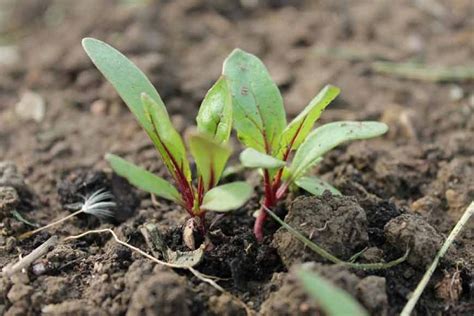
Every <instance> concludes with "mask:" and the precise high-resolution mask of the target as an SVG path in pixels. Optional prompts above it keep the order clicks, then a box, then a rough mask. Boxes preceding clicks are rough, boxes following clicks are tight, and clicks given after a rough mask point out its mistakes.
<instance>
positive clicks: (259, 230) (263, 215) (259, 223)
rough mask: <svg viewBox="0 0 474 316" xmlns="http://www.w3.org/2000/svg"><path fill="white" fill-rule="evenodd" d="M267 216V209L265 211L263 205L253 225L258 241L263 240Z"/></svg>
mask: <svg viewBox="0 0 474 316" xmlns="http://www.w3.org/2000/svg"><path fill="white" fill-rule="evenodd" d="M267 216H268V214H267V211H265V209H264V208H263V207H261V208H260V212H259V213H258V216H257V219H256V220H255V224H254V226H253V233H254V235H255V238H256V239H257V241H258V242H262V241H263V224H264V223H265V220H266V219H267Z"/></svg>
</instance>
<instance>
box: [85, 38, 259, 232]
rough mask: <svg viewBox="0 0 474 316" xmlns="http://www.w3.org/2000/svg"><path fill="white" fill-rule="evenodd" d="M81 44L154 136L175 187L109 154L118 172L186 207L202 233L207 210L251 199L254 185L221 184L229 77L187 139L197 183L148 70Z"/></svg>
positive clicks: (88, 42)
mask: <svg viewBox="0 0 474 316" xmlns="http://www.w3.org/2000/svg"><path fill="white" fill-rule="evenodd" d="M82 45H83V47H84V49H85V51H86V52H87V54H88V55H89V57H90V58H91V60H92V62H93V63H94V64H95V66H96V67H97V68H98V69H99V70H100V71H101V72H102V74H103V75H104V76H105V77H106V78H107V79H108V81H109V82H110V83H111V84H112V85H113V86H114V88H115V89H116V90H117V92H118V93H119V95H120V96H121V97H122V99H123V101H124V102H125V103H126V104H127V106H128V108H129V109H130V111H131V112H132V113H133V114H134V115H135V117H136V119H137V120H138V122H139V124H140V125H141V126H142V128H143V129H144V130H145V132H146V133H147V134H148V136H149V137H150V139H151V141H152V142H153V144H154V145H155V147H156V149H157V151H158V152H159V154H160V155H161V158H162V160H163V162H164V164H165V166H166V167H167V169H168V171H169V173H170V174H171V176H172V178H173V180H174V183H175V184H176V187H175V186H173V185H172V184H171V183H170V182H168V181H166V180H165V179H163V178H160V177H158V176H156V175H154V174H152V173H150V172H148V171H146V170H145V169H142V168H140V167H137V166H135V165H134V164H132V163H130V162H127V161H126V160H124V159H122V158H120V157H118V156H116V155H112V154H107V155H106V159H107V161H108V162H109V163H110V165H111V167H112V169H113V170H114V171H115V172H116V173H117V174H119V175H120V176H123V177H125V178H126V179H127V180H128V181H129V182H130V183H132V184H133V185H135V186H136V187H138V188H140V189H142V190H144V191H147V192H150V193H153V194H155V195H157V196H159V197H161V198H164V199H167V200H170V201H173V202H176V203H177V204H179V205H181V206H182V207H183V208H184V209H185V210H186V211H187V212H188V214H189V215H190V216H191V218H192V219H193V220H195V221H196V222H198V226H199V228H200V230H201V232H202V234H205V233H206V226H205V214H206V211H217V212H226V211H230V210H232V209H236V208H239V207H241V206H242V205H243V204H244V203H245V202H246V201H247V200H248V198H249V197H250V195H251V192H252V188H251V187H250V186H249V185H248V184H247V183H246V182H233V183H228V184H224V185H220V186H217V184H218V182H219V179H220V177H221V175H222V171H223V170H224V167H225V165H226V163H227V160H228V158H229V156H230V154H231V149H230V147H229V145H228V144H227V142H228V139H229V136H230V132H231V129H232V100H231V95H230V91H229V88H228V85H227V82H226V80H225V79H224V77H221V78H220V79H219V80H218V81H217V82H216V83H215V84H214V86H213V87H212V88H211V89H210V90H209V92H208V93H207V95H206V97H205V98H204V100H203V102H202V104H201V107H200V109H199V114H198V116H197V118H196V121H197V129H198V132H197V133H193V134H192V135H191V136H190V137H189V139H188V144H189V151H190V153H191V155H192V156H193V158H194V162H195V164H196V167H197V177H196V179H195V180H194V181H193V177H192V172H191V168H190V164H189V161H188V158H187V150H186V148H185V146H184V142H183V139H182V138H181V136H180V135H179V133H178V132H177V131H176V129H175V128H174V127H173V125H172V123H171V120H170V118H169V115H168V112H167V110H166V107H165V105H164V103H163V101H162V100H161V97H160V95H159V94H158V92H157V91H156V89H155V88H154V87H153V85H152V84H151V82H150V81H149V80H148V79H147V77H146V76H145V74H144V73H143V72H142V71H141V70H140V69H138V67H136V66H135V65H134V64H133V63H132V62H131V61H130V60H129V59H128V58H127V57H125V56H124V55H123V54H122V53H120V52H119V51H117V50H116V49H114V48H113V47H111V46H109V45H108V44H106V43H104V42H101V41H99V40H96V39H92V38H86V39H84V40H83V42H82Z"/></svg>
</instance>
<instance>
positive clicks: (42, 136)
mask: <svg viewBox="0 0 474 316" xmlns="http://www.w3.org/2000/svg"><path fill="white" fill-rule="evenodd" d="M0 13H1V14H0V220H1V222H0V266H2V267H3V266H5V265H6V264H8V263H11V262H13V261H15V260H17V259H18V256H19V255H23V256H24V255H26V254H28V253H30V252H31V251H32V249H34V248H35V247H37V246H38V245H40V244H41V243H42V242H44V241H45V240H46V239H47V238H48V237H49V236H50V234H57V235H59V236H69V235H73V234H79V233H81V232H84V231H86V230H87V229H94V228H98V227H101V228H105V227H110V228H113V229H114V230H115V231H116V232H117V234H118V236H119V237H120V238H121V239H123V240H127V241H128V242H130V243H131V244H133V245H135V246H137V247H139V248H141V249H144V250H148V248H147V245H146V243H145V241H144V238H143V237H142V235H141V234H140V232H139V229H138V228H139V227H140V225H142V224H144V223H145V222H154V223H156V224H157V225H158V227H159V228H160V230H162V232H163V233H164V235H165V239H166V241H167V242H168V246H170V247H171V248H173V249H183V247H184V245H183V242H182V240H181V238H182V237H181V236H182V234H181V232H182V225H183V224H184V223H185V221H186V213H185V212H183V211H182V210H180V209H179V208H178V207H176V206H174V205H171V204H168V203H167V202H163V201H158V202H159V203H156V202H154V201H152V199H151V198H150V196H149V194H146V193H143V192H141V191H138V190H136V189H134V188H132V187H130V185H128V183H126V182H125V181H124V180H123V179H120V178H118V177H117V176H115V175H113V174H112V173H111V170H110V168H109V167H108V166H107V164H106V162H105V161H104V159H103V156H104V154H105V153H107V152H114V153H117V154H120V155H121V156H124V157H125V158H127V159H130V160H133V161H134V162H136V163H137V164H140V165H141V166H143V167H146V168H147V169H149V170H152V171H154V172H156V173H157V174H159V175H161V176H164V177H167V175H166V172H165V170H164V168H163V165H162V163H161V162H160V161H159V159H157V155H156V153H155V151H154V149H153V147H152V145H151V144H150V142H149V141H148V139H147V138H146V136H145V134H144V133H143V132H142V131H141V130H140V128H139V126H138V125H137V124H136V122H135V121H134V119H133V117H132V115H131V114H130V113H129V112H128V110H127V109H126V107H125V106H124V105H123V104H122V103H121V101H120V99H119V97H118V96H117V94H116V93H115V92H114V91H113V89H112V88H111V86H110V85H109V84H107V83H106V82H105V80H104V79H103V78H102V76H101V75H100V74H99V73H98V71H97V70H96V69H95V68H94V67H93V66H92V65H91V63H90V61H89V60H88V58H87V57H86V55H85V53H84V52H83V50H82V48H81V47H80V40H81V38H83V37H85V36H92V37H97V38H99V39H102V40H104V41H107V42H109V43H111V44H112V45H114V46H115V47H117V48H118V49H120V50H121V51H123V52H124V53H125V54H126V55H128V56H130V57H132V59H133V60H134V61H135V62H136V63H137V64H138V65H139V66H140V67H141V68H142V69H143V70H144V71H145V72H146V73H147V74H148V75H149V77H150V78H151V80H152V82H153V83H154V84H155V85H156V86H157V88H158V90H159V92H160V94H161V95H162V97H163V99H164V100H165V101H166V104H167V107H168V109H169V111H170V113H171V116H172V119H173V121H174V123H175V124H176V126H177V128H178V129H179V130H180V131H181V132H185V131H186V130H187V129H189V128H191V127H192V126H193V125H194V117H195V114H196V113H197V109H198V107H199V104H200V101H201V100H202V98H203V96H204V94H205V92H206V91H207V89H208V88H209V87H210V86H211V84H212V83H213V82H214V81H215V80H216V78H217V77H218V76H219V73H220V71H221V65H222V62H223V60H224V58H225V57H226V55H227V54H228V53H229V52H230V51H231V50H232V49H233V48H234V47H241V48H243V49H246V50H249V51H251V52H253V53H255V54H257V55H258V56H260V57H261V58H262V59H263V60H264V62H265V63H266V64H267V66H268V68H269V70H270V72H271V74H272V76H273V78H274V79H275V80H276V82H277V83H278V85H279V86H280V88H281V90H282V92H283V96H284V99H285V107H286V109H287V112H288V113H289V115H290V116H294V115H296V114H297V113H298V112H299V111H300V110H301V109H302V108H304V106H305V105H306V104H307V102H308V101H309V100H310V99H311V98H312V97H313V96H314V95H315V94H316V92H317V91H318V90H319V89H320V88H321V87H322V86H323V85H324V84H327V83H332V84H334V85H337V86H339V87H341V89H342V95H341V96H340V97H339V98H338V99H337V101H336V102H335V103H334V104H332V105H331V106H330V108H329V109H328V110H326V111H325V113H324V115H323V117H322V118H321V123H325V122H329V121H333V120H355V119H357V120H382V121H384V122H386V123H387V124H388V125H389V126H390V132H389V133H388V134H387V135H386V136H384V137H382V138H379V139H374V140H371V141H364V142H355V143H352V144H348V145H345V146H341V147H339V148H337V149H335V150H334V151H332V152H331V153H330V154H328V155H327V157H325V159H324V161H323V162H322V164H320V165H319V166H318V167H317V168H316V170H314V173H315V174H318V175H321V176H322V177H323V178H325V179H326V180H329V181H330V182H332V183H333V184H334V185H335V186H336V187H337V188H339V189H340V191H341V192H342V193H343V194H344V197H341V198H337V197H332V196H329V195H326V196H324V197H322V198H312V197H298V196H299V195H304V193H302V192H295V193H292V194H291V195H290V196H289V197H288V199H287V200H286V201H284V202H283V203H281V205H280V206H279V208H278V214H279V215H280V216H285V215H286V214H287V213H289V216H288V217H287V221H289V222H290V223H292V224H293V225H295V226H296V227H298V228H299V229H301V230H302V231H304V232H305V233H306V234H307V235H308V236H309V235H311V233H312V232H313V233H312V239H313V240H314V241H316V242H318V243H320V244H322V245H324V246H325V247H327V248H328V249H330V250H331V251H333V252H334V253H337V254H338V255H339V256H341V257H343V258H348V257H350V256H351V255H352V254H355V253H356V252H358V251H360V250H362V249H363V248H364V247H368V250H366V252H365V253H364V254H363V255H362V256H361V257H360V258H359V259H358V260H359V261H361V262H380V261H382V260H384V261H389V260H393V259H395V258H397V257H398V256H400V255H402V254H403V252H404V249H405V247H406V246H409V247H411V248H412V250H413V252H412V253H411V254H410V257H409V258H408V260H407V262H404V263H403V264H401V265H399V266H396V267H393V268H391V269H389V270H385V271H375V272H374V271H372V272H363V271H356V270H350V269H346V268H341V267H338V266H334V265H332V264H329V263H327V262H323V260H321V258H319V257H318V256H315V255H313V254H312V253H310V252H309V251H308V250H307V249H304V248H303V247H302V245H301V244H299V243H298V242H296V241H295V240H292V239H291V236H289V235H288V234H287V233H284V232H283V231H281V230H280V231H278V232H277V233H276V234H275V232H276V231H277V229H278V226H277V225H276V224H275V223H274V222H271V221H269V222H268V223H267V225H266V227H265V229H266V237H265V242H264V243H262V244H260V245H259V244H258V243H257V242H256V241H255V239H254V237H253V236H252V233H251V228H252V224H253V221H254V218H253V217H252V213H253V211H254V210H255V209H257V207H258V196H257V195H256V196H255V197H254V198H253V199H252V201H250V202H249V203H248V205H247V206H246V207H245V208H243V209H240V210H238V211H236V212H233V213H230V214H228V215H226V216H225V217H223V218H221V219H220V220H218V221H217V222H216V224H215V225H214V226H213V227H212V229H211V233H210V238H211V240H212V243H213V245H214V246H215V247H214V249H213V250H212V251H209V252H207V253H206V254H205V257H204V259H203V261H202V262H201V263H200V264H199V266H197V269H198V270H199V271H201V272H203V273H206V274H210V275H214V276H217V277H220V278H222V280H220V281H218V283H219V284H220V285H221V286H223V287H224V288H225V289H226V290H227V291H228V292H230V293H231V294H232V295H234V296H236V297H239V298H240V299H241V300H242V301H243V302H245V303H246V304H247V306H248V307H249V308H250V309H251V310H253V311H255V312H257V313H261V314H263V315H296V314H302V315H314V314H317V313H318V312H319V311H318V307H317V305H316V304H315V303H314V302H312V301H311V300H309V298H308V297H307V296H306V294H305V293H304V292H303V291H302V289H301V287H300V286H299V284H298V282H297V281H296V279H295V277H294V274H293V271H294V270H295V269H297V268H298V265H299V264H301V263H300V262H310V263H306V264H309V265H310V266H311V267H312V269H314V270H315V271H317V272H319V273H320V274H322V275H323V276H325V277H327V278H329V279H330V280H332V281H333V282H334V283H335V284H337V285H338V286H341V287H342V288H344V289H346V290H347V291H348V292H349V293H351V294H352V295H353V296H354V297H355V298H356V299H357V300H359V301H360V302H361V304H363V305H364V306H365V307H366V308H367V309H368V310H369V311H371V313H373V314H374V315H384V314H387V315H396V314H397V313H398V312H399V311H400V310H401V308H402V307H403V305H404V304H405V302H406V299H407V296H408V295H409V294H410V292H411V291H412V290H413V289H414V287H415V286H416V284H417V283H418V281H419V280H420V278H421V276H422V274H423V272H424V270H425V266H424V265H426V264H427V263H429V262H430V260H431V259H432V257H433V255H434V253H435V252H436V250H437V248H438V247H439V245H440V243H441V242H442V240H443V239H444V237H445V236H446V234H447V233H448V232H449V231H450V229H451V228H452V227H453V225H454V223H455V222H456V221H457V220H458V219H459V217H460V216H461V214H462V212H463V211H464V210H465V208H466V206H467V205H468V204H469V203H470V201H472V200H473V199H474V83H473V82H472V81H471V82H444V83H433V82H424V81H412V80H403V79H397V78H394V77H391V76H387V75H380V74H377V73H375V72H374V71H373V70H372V67H371V65H372V63H373V62H374V61H376V60H388V61H400V62H406V61H421V62H425V63H426V64H428V65H443V66H455V65H460V66H466V67H468V66H469V67H473V60H472V56H474V3H473V2H472V1H471V0H454V1H448V0H423V1H409V0H403V1H369V0H367V1H365V0H364V1H357V2H350V1H340V2H338V1H329V0H327V1H326V0H324V1H310V0H287V1H285V0H264V1H208V0H190V1H189V0H175V1H119V0H100V1H97V0H84V1H60V0H28V1H26V0H24V1H14V0H6V1H2V2H1V3H0ZM31 92H33V93H35V94H33V95H32V94H31ZM20 99H23V101H24V102H26V101H27V100H30V103H29V106H30V107H32V106H35V109H36V110H39V114H38V113H37V115H36V116H35V118H36V120H32V119H31V118H28V117H26V116H27V115H28V114H30V113H33V112H35V111H33V108H28V109H29V110H27V111H25V110H21V111H20V110H19V106H17V103H18V102H19V101H20ZM31 100H33V101H35V102H32V101H31ZM38 100H39V101H38ZM41 100H42V101H44V115H42V113H41V111H40V110H41V104H40V103H41ZM23 106H24V105H23ZM25 115H26V116H25ZM235 148H236V155H235V156H234V158H233V161H234V162H235V161H237V160H236V157H237V152H238V150H237V149H238V148H239V147H238V144H237V142H235ZM234 177H236V178H241V179H243V178H251V179H254V178H255V175H254V173H253V172H250V171H249V172H245V173H244V174H242V175H237V176H234ZM252 181H253V180H252ZM99 187H105V188H107V189H108V190H111V191H112V192H113V193H114V195H115V197H116V198H117V201H118V204H119V207H118V208H117V211H118V215H119V216H118V217H117V219H116V220H115V221H113V222H100V221H99V220H97V219H95V218H91V217H90V216H79V217H77V218H74V219H71V220H69V221H68V222H66V223H64V224H63V225H59V226H57V227H56V228H53V229H51V230H49V231H48V232H46V233H40V234H38V235H36V236H34V237H32V238H30V239H27V240H23V241H21V240H19V239H17V238H16V237H17V236H18V235H19V234H21V233H23V232H25V231H28V230H30V229H32V228H33V227H31V224H41V225H44V224H46V223H48V222H50V221H52V220H53V219H56V218H59V217H61V216H64V215H67V214H69V213H68V212H69V210H68V209H67V208H66V205H67V204H70V203H74V202H77V201H78V200H80V199H81V195H87V194H90V193H91V192H92V191H93V190H95V189H97V188H99ZM257 191H259V189H257ZM13 210H15V211H17V212H18V213H16V214H17V215H18V214H20V215H21V216H23V217H24V219H26V220H27V221H29V222H30V224H28V223H27V222H26V221H21V220H19V219H18V216H16V217H15V216H13V215H12V211H13ZM212 219H213V216H212V215H211V214H209V216H208V220H209V221H211V220H212ZM326 223H327V225H326ZM302 224H303V225H302ZM325 225H326V229H323V228H324V226H325ZM315 232H317V233H315ZM274 236H276V237H275V238H274ZM473 238H474V224H473V221H471V223H470V224H469V225H468V227H466V229H465V231H464V232H463V234H462V236H461V237H460V238H459V240H457V241H456V242H455V244H454V246H453V249H452V250H451V251H450V253H449V255H448V256H447V257H446V258H445V259H443V260H442V261H441V264H440V267H439V268H438V269H437V272H436V273H435V275H434V277H433V278H432V280H431V281H430V283H429V285H428V288H427V289H426V291H425V293H424V294H423V296H422V297H421V300H420V301H419V303H418V305H417V314H418V315H433V314H436V315H439V314H446V315H472V314H473V313H474V303H473V302H474V288H473V282H474V276H473V266H474V256H473V253H474V242H473ZM290 245H291V247H290ZM303 264H304V263H303ZM40 312H42V313H44V314H45V315H65V314H70V315H244V314H245V313H246V311H245V309H244V308H243V306H242V304H241V303H240V302H238V301H237V300H236V299H235V298H233V297H232V296H230V295H229V294H221V293H219V292H218V291H217V290H215V289H214V288H212V287H210V286H209V285H207V284H205V283H202V282H201V281H200V280H198V279H197V278H195V277H194V276H193V275H192V274H190V273H188V272H184V271H181V270H176V271H175V270H172V269H168V268H164V267H161V266H157V265H156V264H153V263H152V262H150V261H148V260H147V259H144V258H143V257H140V256H139V255H137V254H134V253H132V252H131V251H130V250H128V249H127V248H124V247H122V246H120V245H117V244H116V243H115V242H113V241H112V240H110V236H108V235H90V236H87V237H85V238H82V239H80V240H76V241H73V242H68V243H61V244H60V245H58V246H57V247H56V248H55V249H54V250H52V251H51V252H49V253H48V254H47V255H46V256H44V257H43V258H42V259H40V260H38V261H36V262H35V263H34V264H33V265H32V266H31V267H30V269H29V270H28V271H26V272H25V273H20V274H17V275H15V276H13V277H12V278H6V277H3V278H2V280H1V282H0V314H1V313H4V314H5V315H37V314H39V313H40Z"/></svg>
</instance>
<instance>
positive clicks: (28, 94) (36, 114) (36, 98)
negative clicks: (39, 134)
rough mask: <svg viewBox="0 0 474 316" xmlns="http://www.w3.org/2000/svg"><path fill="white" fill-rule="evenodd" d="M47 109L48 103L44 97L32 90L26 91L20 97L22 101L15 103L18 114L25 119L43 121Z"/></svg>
mask: <svg viewBox="0 0 474 316" xmlns="http://www.w3.org/2000/svg"><path fill="white" fill-rule="evenodd" d="M45 111H46V104H45V102H44V99H43V97H42V96H41V95H39V94H38V93H35V92H33V91H30V90H28V91H25V92H24V93H23V94H22V96H21V98H20V102H18V103H17V104H16V105H15V112H16V114H17V115H18V116H19V117H20V118H21V119H24V120H34V121H36V122H41V121H42V120H43V118H44V115H45Z"/></svg>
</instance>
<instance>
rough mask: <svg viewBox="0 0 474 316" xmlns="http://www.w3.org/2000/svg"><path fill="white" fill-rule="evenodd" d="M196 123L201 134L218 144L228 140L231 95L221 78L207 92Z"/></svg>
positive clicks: (230, 124)
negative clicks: (208, 136)
mask: <svg viewBox="0 0 474 316" xmlns="http://www.w3.org/2000/svg"><path fill="white" fill-rule="evenodd" d="M196 122H197V126H198V130H199V131H200V132H201V133H205V134H208V135H210V136H211V137H212V138H214V140H216V141H217V142H218V143H225V142H227V141H228V140H229V136H230V132H231V129H232V95H231V93H230V89H229V87H228V85H227V81H226V80H225V79H224V77H223V76H221V78H219V80H217V82H216V83H215V84H214V85H213V86H212V88H211V89H210V90H209V91H208V92H207V94H206V96H205V98H204V100H203V101H202V104H201V107H200V108H199V113H198V116H197V117H196Z"/></svg>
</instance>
